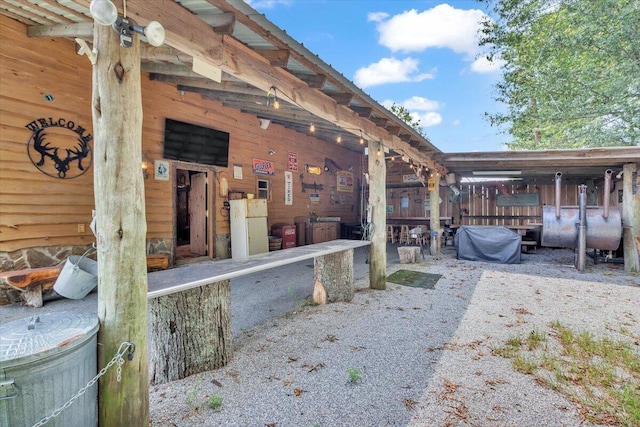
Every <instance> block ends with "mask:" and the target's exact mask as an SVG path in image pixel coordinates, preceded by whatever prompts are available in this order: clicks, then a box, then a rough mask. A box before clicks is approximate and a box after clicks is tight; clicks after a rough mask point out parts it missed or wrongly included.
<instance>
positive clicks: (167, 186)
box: [0, 16, 365, 252]
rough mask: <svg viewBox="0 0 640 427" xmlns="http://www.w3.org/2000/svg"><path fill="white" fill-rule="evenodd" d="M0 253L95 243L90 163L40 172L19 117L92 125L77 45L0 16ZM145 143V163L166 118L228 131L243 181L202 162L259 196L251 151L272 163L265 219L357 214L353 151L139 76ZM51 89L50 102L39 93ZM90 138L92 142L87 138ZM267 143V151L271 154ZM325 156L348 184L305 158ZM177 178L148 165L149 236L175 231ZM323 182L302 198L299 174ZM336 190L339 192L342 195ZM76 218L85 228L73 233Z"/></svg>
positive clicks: (357, 169) (222, 216) (222, 220)
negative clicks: (289, 200) (311, 169)
mask: <svg viewBox="0 0 640 427" xmlns="http://www.w3.org/2000/svg"><path fill="white" fill-rule="evenodd" d="M0 25H1V27H2V31H1V32H0V73H1V74H0V75H2V79H0V251H2V252H4V251H6V252H10V251H14V250H17V249H23V248H30V247H42V246H57V245H82V246H84V245H87V244H90V243H91V242H92V241H94V237H93V235H92V233H91V231H90V230H89V226H88V225H89V223H90V222H91V211H92V209H93V207H94V202H93V168H90V169H89V170H88V172H87V173H85V174H84V175H82V176H79V177H77V178H74V179H59V178H56V177H51V176H48V175H45V174H43V173H41V172H40V171H39V170H38V169H37V168H36V167H35V166H34V165H33V164H32V163H31V161H30V160H29V157H28V155H27V142H28V140H29V138H30V137H31V131H30V130H29V129H27V128H25V125H27V124H28V123H30V122H31V121H33V120H35V119H38V118H40V117H54V118H58V117H63V118H65V119H67V120H73V121H74V122H75V123H78V124H80V125H82V126H83V127H85V128H86V129H87V130H88V132H89V133H92V130H91V129H92V117H91V108H90V100H91V65H90V63H89V61H88V59H87V58H86V57H84V56H82V57H81V56H78V55H77V54H76V53H75V52H76V50H77V46H76V45H75V43H74V42H72V41H70V40H66V39H47V38H34V39H30V38H28V37H27V36H26V27H25V26H24V25H23V24H20V23H18V22H16V21H13V20H11V19H9V18H6V17H4V16H0ZM142 90H143V95H142V99H143V111H144V122H143V142H142V144H143V151H144V152H145V154H146V156H147V158H148V161H149V163H150V165H151V166H153V162H154V160H160V159H162V150H163V139H164V135H163V134H164V119H165V118H166V117H170V118H173V119H176V120H182V121H185V122H190V123H194V124H198V125H202V126H208V127H212V128H215V129H219V130H222V131H225V132H228V133H230V152H229V166H232V165H233V164H240V165H242V169H243V179H242V180H238V179H234V178H233V170H232V167H229V168H216V167H207V169H208V170H210V171H211V172H212V174H211V175H212V176H213V177H214V179H213V181H212V182H213V183H217V182H218V181H217V178H218V173H219V172H221V171H224V172H226V174H227V177H228V180H229V187H230V188H231V189H233V190H238V191H244V192H246V193H254V194H257V189H256V179H257V178H258V177H260V176H258V175H256V174H254V173H253V171H252V168H251V163H252V158H254V157H255V158H260V159H265V160H269V161H273V162H274V165H275V175H274V176H271V177H266V178H267V179H268V180H269V181H270V187H271V189H272V193H271V198H270V201H269V225H270V226H271V225H273V224H276V223H288V224H293V223H294V217H296V216H309V214H310V212H314V213H315V214H317V215H319V216H340V217H341V218H342V220H343V222H354V221H355V222H357V221H359V218H360V214H359V211H360V207H359V204H360V187H359V184H360V183H361V177H362V170H363V166H362V164H363V162H364V161H365V159H364V158H363V155H362V154H361V153H356V152H353V151H349V150H347V149H345V148H342V147H340V146H339V145H336V144H329V143H325V142H322V141H319V140H317V139H315V138H313V137H310V136H307V135H304V134H301V133H297V132H294V131H291V130H288V129H285V128H284V127H282V126H278V125H275V124H271V125H270V126H269V128H268V129H266V130H263V129H261V128H260V126H259V121H258V119H257V117H255V116H251V115H247V114H243V113H241V112H240V111H238V110H234V109H230V108H226V107H223V106H222V105H221V104H220V103H217V102H214V101H210V100H204V99H202V98H201V97H200V95H197V94H193V93H183V94H182V93H179V92H178V91H176V89H175V87H173V86H170V85H166V84H163V83H159V82H152V81H149V79H148V77H147V76H146V75H143V78H142ZM46 94H50V95H53V101H51V102H49V101H46V100H45V95H46ZM90 145H91V146H93V144H92V143H91V144H90ZM269 149H272V150H274V151H275V154H273V155H269V153H268V151H269ZM289 151H293V152H295V153H297V157H298V171H297V172H293V205H292V206H286V205H285V204H284V191H285V186H284V173H283V172H284V171H285V170H287V165H288V152H289ZM325 158H330V159H332V160H334V161H335V162H337V163H338V164H339V165H340V166H341V167H342V168H343V169H347V168H348V167H349V166H351V167H352V168H353V176H354V181H355V182H354V183H355V185H354V189H353V192H351V193H343V192H337V191H336V175H335V174H332V173H325V172H323V173H322V175H319V176H318V175H310V174H308V173H306V172H305V169H304V165H305V164H311V165H315V166H320V167H323V166H324V162H325ZM174 179H175V177H174V176H170V180H169V181H168V182H167V181H158V180H155V179H154V178H153V173H152V172H151V173H150V177H149V178H148V179H147V180H145V200H146V212H147V229H148V234H147V238H159V239H172V238H173V233H174V224H173V216H174V208H173V194H172V193H173V186H174V182H173V180H174ZM302 181H304V182H305V183H311V184H313V183H314V182H315V183H316V184H322V185H323V190H322V191H317V193H318V194H319V195H320V202H319V203H313V202H311V201H310V199H309V194H310V193H311V191H310V190H307V191H306V192H303V191H302V184H301V182H302ZM213 187H215V188H214V189H212V190H213V191H214V198H213V203H212V205H213V209H214V211H215V221H214V223H213V224H211V225H212V229H213V230H214V233H215V234H217V235H221V234H228V233H229V220H228V214H227V212H226V211H225V210H224V209H222V206H223V201H224V198H222V197H220V196H219V193H218V186H217V185H214V186H213ZM341 196H342V197H341ZM78 224H84V225H85V232H78Z"/></svg>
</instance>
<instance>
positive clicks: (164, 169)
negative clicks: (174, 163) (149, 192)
mask: <svg viewBox="0 0 640 427" xmlns="http://www.w3.org/2000/svg"><path fill="white" fill-rule="evenodd" d="M153 179H155V180H156V181H169V162H168V161H166V160H155V161H154V162H153Z"/></svg>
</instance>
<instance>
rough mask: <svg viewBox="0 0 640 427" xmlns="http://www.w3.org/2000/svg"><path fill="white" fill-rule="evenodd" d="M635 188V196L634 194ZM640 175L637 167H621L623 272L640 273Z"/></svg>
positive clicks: (633, 165) (629, 164)
mask: <svg viewBox="0 0 640 427" xmlns="http://www.w3.org/2000/svg"><path fill="white" fill-rule="evenodd" d="M634 187H635V194H634V191H633V190H634ZM639 211H640V175H638V165H636V164H635V163H628V164H626V165H624V167H623V181H622V226H623V229H622V238H623V240H622V245H623V250H624V269H625V271H636V272H638V271H640V213H638V212H639Z"/></svg>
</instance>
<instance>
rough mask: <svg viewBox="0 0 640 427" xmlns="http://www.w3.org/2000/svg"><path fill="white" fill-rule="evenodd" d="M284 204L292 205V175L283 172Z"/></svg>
mask: <svg viewBox="0 0 640 427" xmlns="http://www.w3.org/2000/svg"><path fill="white" fill-rule="evenodd" d="M284 204H285V205H287V206H291V205H293V173H291V172H289V171H284Z"/></svg>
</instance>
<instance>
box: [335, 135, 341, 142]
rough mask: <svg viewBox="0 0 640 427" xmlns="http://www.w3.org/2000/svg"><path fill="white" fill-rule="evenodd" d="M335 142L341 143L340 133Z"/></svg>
mask: <svg viewBox="0 0 640 427" xmlns="http://www.w3.org/2000/svg"><path fill="white" fill-rule="evenodd" d="M336 142H337V143H338V144H341V143H342V135H338V137H337V138H336Z"/></svg>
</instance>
